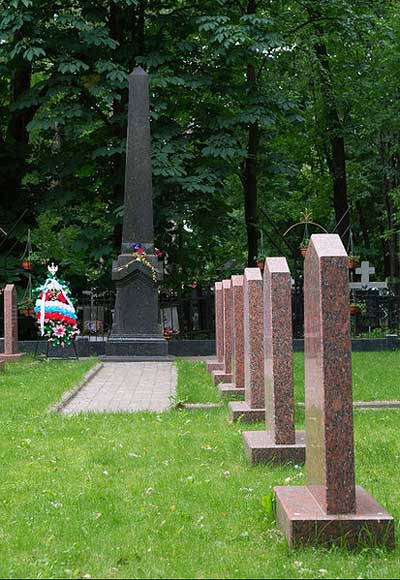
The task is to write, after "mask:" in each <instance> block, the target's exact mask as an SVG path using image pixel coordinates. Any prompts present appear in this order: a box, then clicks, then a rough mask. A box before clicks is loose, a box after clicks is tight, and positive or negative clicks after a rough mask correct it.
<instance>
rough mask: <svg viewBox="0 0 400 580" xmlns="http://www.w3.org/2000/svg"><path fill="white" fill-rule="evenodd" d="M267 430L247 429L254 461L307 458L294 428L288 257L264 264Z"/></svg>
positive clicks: (300, 435)
mask: <svg viewBox="0 0 400 580" xmlns="http://www.w3.org/2000/svg"><path fill="white" fill-rule="evenodd" d="M264 361H265V364H264V376H265V421H266V430H265V431H247V432H245V433H243V440H244V444H245V447H246V451H247V454H248V456H249V458H250V461H251V462H252V463H266V462H268V461H277V462H279V461H282V462H285V461H293V462H294V463H303V462H304V460H305V433H304V431H295V422H294V385H293V347H292V282H291V276H290V271H289V267H288V264H287V261H286V259H285V258H267V259H266V260H265V266H264Z"/></svg>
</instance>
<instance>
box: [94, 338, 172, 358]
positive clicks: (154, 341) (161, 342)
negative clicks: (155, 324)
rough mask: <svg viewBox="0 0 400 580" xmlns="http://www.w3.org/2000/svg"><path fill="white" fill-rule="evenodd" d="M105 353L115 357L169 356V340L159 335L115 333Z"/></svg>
mask: <svg viewBox="0 0 400 580" xmlns="http://www.w3.org/2000/svg"><path fill="white" fill-rule="evenodd" d="M105 355H106V356H113V357H123V356H146V357H152V356H157V357H160V356H161V357H167V356H168V341H167V340H166V339H165V338H163V337H161V336H159V335H156V336H145V335H140V336H138V337H135V336H129V335H125V336H124V335H113V336H111V338H109V339H108V341H107V342H106V344H105Z"/></svg>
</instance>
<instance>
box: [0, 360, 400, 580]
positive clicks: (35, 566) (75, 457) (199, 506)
mask: <svg viewBox="0 0 400 580" xmlns="http://www.w3.org/2000/svg"><path fill="white" fill-rule="evenodd" d="M388 355H392V353H370V354H369V355H364V354H363V356H365V357H366V358H365V359H364V361H361V362H363V365H361V366H362V368H364V366H365V365H369V371H368V369H365V372H364V375H363V376H364V377H365V380H367V379H368V382H369V384H374V385H375V389H376V391H377V393H378V395H377V397H376V398H379V399H382V398H387V396H386V395H384V393H387V392H391V391H393V393H396V389H398V382H396V384H393V385H392V386H391V387H390V385H389V384H388V383H389V381H388V380H387V381H385V384H386V387H385V391H382V392H381V391H379V386H380V385H382V378H384V377H388V376H389V374H390V373H391V372H392V371H391V368H389V366H391V365H396V364H397V369H398V368H399V367H398V364H399V357H400V353H393V356H391V357H389V358H388ZM369 357H371V359H369ZM369 360H370V363H369ZM379 361H381V362H379ZM296 362H298V361H297V358H296ZM94 364H95V361H80V362H75V361H68V362H67V361H65V362H61V361H43V362H42V361H33V360H32V359H26V360H24V361H22V362H18V363H13V364H12V365H9V366H8V369H7V371H6V373H4V374H3V375H0V387H1V397H2V398H1V402H2V404H1V407H0V414H1V420H0V430H1V438H0V454H1V467H2V477H1V480H0V486H1V494H0V539H1V542H0V576H1V577H3V578H21V577H28V578H90V577H91V578H103V577H104V578H324V577H325V578H332V577H333V578H336V577H338V578H353V577H356V578H396V577H397V576H398V572H399V569H400V550H399V549H396V550H395V551H394V552H386V551H384V550H380V549H365V548H364V549H361V550H359V551H356V552H353V553H348V552H346V551H344V550H342V549H339V548H335V549H331V550H328V549H322V548H319V549H313V548H309V549H306V550H304V549H303V550H297V551H294V552H289V551H288V548H287V545H286V541H285V539H284V538H283V537H282V535H281V534H280V533H279V532H278V531H277V529H276V526H275V523H274V520H273V516H272V514H271V511H270V510H269V509H265V507H263V505H262V504H264V506H267V508H268V505H269V500H270V497H271V492H272V489H273V486H274V485H282V484H285V483H290V484H302V483H303V482H304V475H303V474H304V469H303V467H302V466H293V465H288V466H264V467H250V466H249V464H248V462H247V459H246V456H245V454H244V450H243V445H242V436H241V431H242V430H243V429H247V428H248V427H245V426H244V425H243V424H235V425H234V424H231V423H230V422H229V420H228V414H227V410H226V408H225V407H221V408H217V409H213V410H210V411H177V410H171V411H169V412H166V413H163V414H159V415H157V414H150V413H136V414H111V415H85V416H84V415H81V416H77V417H62V416H60V415H57V414H55V413H53V412H49V410H48V409H49V407H50V406H51V405H52V404H53V403H55V402H56V401H58V400H59V398H60V396H61V395H62V393H63V392H65V391H66V390H68V389H69V388H71V387H72V386H73V385H74V384H75V383H76V382H77V381H78V380H79V379H80V378H81V377H82V375H83V374H84V372H85V371H86V370H87V369H88V368H90V367H91V366H92V365H94ZM178 368H179V381H180V385H179V389H178V390H179V392H178V396H177V399H183V398H186V399H192V398H194V399H198V400H199V399H200V400H209V399H210V397H214V398H215V400H217V397H216V395H215V389H214V388H213V387H212V386H211V384H210V380H209V377H208V375H207V373H206V371H205V369H204V365H202V364H199V363H193V362H187V361H179V362H178ZM398 376H399V374H398V372H397V374H396V373H395V372H394V373H393V375H392V377H393V380H394V381H398ZM362 382H363V381H361V382H360V385H361V383H362ZM368 388H369V387H368ZM386 389H388V390H386ZM191 390H192V391H193V392H194V393H195V396H194V397H191V396H190V391H191ZM365 392H367V391H365ZM363 398H365V397H364V396H363ZM374 398H375V397H374ZM390 398H397V395H394V396H392V397H390ZM297 420H298V424H299V426H300V425H301V424H302V422H303V413H302V412H301V411H300V412H299V413H298V415H297ZM260 427H261V425H260V426H253V427H251V428H260ZM399 428H400V411H356V412H355V437H356V468H357V483H358V484H360V485H362V486H364V487H365V488H366V489H367V490H368V491H369V492H371V493H372V494H373V495H374V496H375V497H376V498H377V499H378V501H380V502H381V503H382V504H383V505H384V506H385V507H386V508H387V509H388V511H390V512H391V513H392V514H393V515H394V516H395V517H396V519H397V520H399V519H400V492H399V469H398V465H399V459H400V443H399V439H400V438H399V431H400V429H399ZM397 538H398V540H399V541H400V534H399V526H398V524H397Z"/></svg>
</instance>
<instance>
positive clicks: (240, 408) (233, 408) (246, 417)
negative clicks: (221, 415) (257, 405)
mask: <svg viewBox="0 0 400 580" xmlns="http://www.w3.org/2000/svg"><path fill="white" fill-rule="evenodd" d="M228 408H229V413H230V416H231V419H232V421H238V420H239V418H241V421H243V423H256V422H257V421H264V420H265V409H252V408H251V407H250V405H249V404H248V403H246V401H231V402H230V403H229V405H228Z"/></svg>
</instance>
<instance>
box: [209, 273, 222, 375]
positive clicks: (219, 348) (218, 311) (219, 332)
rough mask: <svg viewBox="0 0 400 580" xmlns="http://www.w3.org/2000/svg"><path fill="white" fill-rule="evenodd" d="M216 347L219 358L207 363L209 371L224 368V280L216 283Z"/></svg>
mask: <svg viewBox="0 0 400 580" xmlns="http://www.w3.org/2000/svg"><path fill="white" fill-rule="evenodd" d="M214 298H215V349H216V355H217V360H216V361H212V362H209V363H207V369H208V370H209V372H212V371H222V370H223V368H224V318H223V316H224V315H223V303H222V282H216V283H215V290H214Z"/></svg>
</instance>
